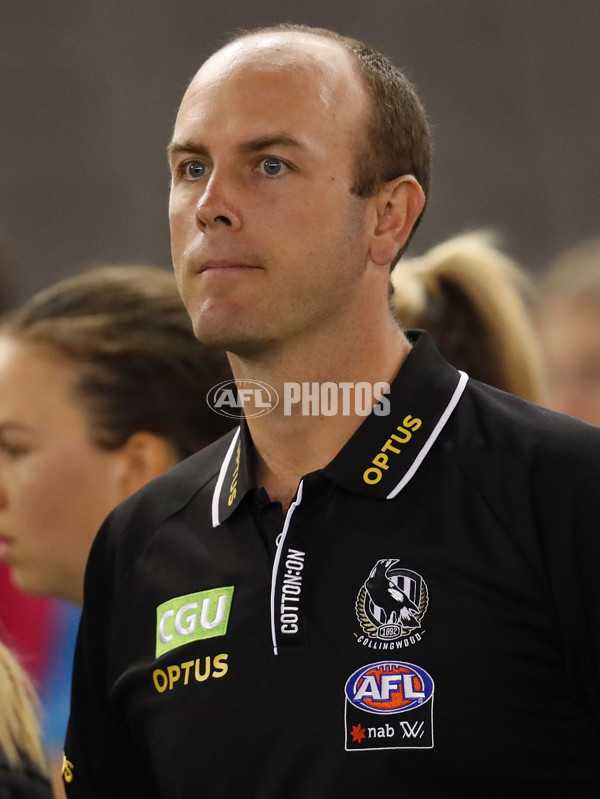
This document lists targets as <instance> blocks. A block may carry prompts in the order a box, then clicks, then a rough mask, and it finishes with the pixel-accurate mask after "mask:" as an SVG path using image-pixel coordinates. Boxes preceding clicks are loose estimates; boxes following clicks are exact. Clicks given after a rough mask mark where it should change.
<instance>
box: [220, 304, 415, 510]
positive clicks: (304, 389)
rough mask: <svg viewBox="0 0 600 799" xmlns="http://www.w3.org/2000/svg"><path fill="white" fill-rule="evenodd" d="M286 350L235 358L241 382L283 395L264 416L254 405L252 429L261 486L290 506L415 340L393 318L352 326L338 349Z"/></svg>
mask: <svg viewBox="0 0 600 799" xmlns="http://www.w3.org/2000/svg"><path fill="white" fill-rule="evenodd" d="M358 329H361V330H363V331H364V329H365V328H364V327H362V328H360V327H359V326H355V330H358ZM282 349H285V352H283V351H279V352H270V353H269V354H268V355H265V354H263V355H262V356H258V357H256V356H255V357H251V358H247V357H246V358H243V357H240V356H237V355H230V361H231V366H232V370H233V374H234V377H235V378H236V379H237V380H260V381H263V382H265V383H267V384H268V385H269V386H271V387H272V388H274V389H275V390H276V391H277V394H278V396H279V403H278V405H277V407H276V408H275V409H274V410H273V411H271V412H269V413H267V414H266V415H264V416H252V415H251V409H247V410H250V413H248V428H249V430H250V434H251V436H252V440H253V442H254V445H255V450H256V463H255V469H256V477H257V481H258V484H259V485H262V486H264V487H265V489H266V490H267V492H268V494H269V496H270V498H271V499H272V500H273V501H277V502H281V504H282V505H283V507H284V508H287V507H288V506H289V504H290V502H291V500H292V499H293V497H294V495H295V493H296V490H297V487H298V483H299V481H300V480H301V479H302V477H303V476H304V475H305V474H308V473H310V472H313V471H316V470H318V469H322V468H323V467H325V466H326V465H327V464H328V463H329V462H330V461H331V460H332V459H333V458H334V457H335V456H336V455H337V453H338V452H339V451H340V450H341V449H342V447H343V446H344V445H345V444H346V442H347V441H348V440H349V439H350V438H351V437H352V435H353V434H354V433H355V431H356V430H357V429H358V427H359V426H360V424H361V423H362V422H363V421H364V419H365V416H366V415H368V413H369V412H370V411H371V410H372V408H373V407H374V405H375V404H376V403H377V401H378V399H379V398H380V397H381V396H382V394H383V393H384V392H385V385H386V384H387V385H389V384H390V383H391V382H392V381H393V379H394V377H395V376H396V373H397V372H398V369H399V368H400V366H401V365H402V362H403V361H404V359H405V358H406V356H407V354H408V352H409V350H410V345H409V343H408V341H407V339H406V338H405V336H404V334H403V333H402V331H401V330H400V328H399V327H398V326H397V325H396V323H395V322H394V320H393V319H392V318H391V316H390V317H389V318H388V319H387V320H384V323H383V324H381V325H379V326H378V329H376V330H373V331H372V332H371V334H370V335H369V336H368V337H365V336H364V335H363V334H361V335H360V336H358V335H357V334H356V333H355V332H354V331H353V330H348V331H347V335H345V336H343V337H339V338H338V346H337V347H331V345H330V343H329V346H327V344H325V343H324V342H317V341H314V342H311V343H310V345H309V344H308V342H306V341H305V342H304V343H303V345H302V347H299V346H297V345H296V346H294V347H286V348H282ZM357 384H360V385H359V386H358V387H357ZM382 384H383V385H382Z"/></svg>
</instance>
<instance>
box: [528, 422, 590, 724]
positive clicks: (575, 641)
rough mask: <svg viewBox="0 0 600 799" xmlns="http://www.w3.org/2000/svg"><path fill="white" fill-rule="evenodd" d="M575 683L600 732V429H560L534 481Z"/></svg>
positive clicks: (567, 659)
mask: <svg viewBox="0 0 600 799" xmlns="http://www.w3.org/2000/svg"><path fill="white" fill-rule="evenodd" d="M531 485H532V491H533V494H534V497H533V499H534V507H535V508H536V514H537V517H538V523H539V526H538V529H539V530H540V536H541V542H540V543H541V546H542V549H543V551H544V554H545V558H546V568H547V571H548V575H549V578H550V584H551V587H552V595H553V601H554V608H553V609H552V610H553V611H555V613H556V616H557V618H558V623H559V627H560V634H561V638H562V640H563V642H564V658H565V664H566V671H567V679H568V684H569V688H570V689H571V691H572V693H573V695H574V696H575V697H576V698H577V699H578V701H579V703H580V706H581V708H582V710H583V711H584V712H585V713H586V714H587V715H588V716H590V717H592V719H593V721H594V723H595V725H596V728H597V729H598V730H599V731H600V431H599V430H597V429H596V428H593V427H591V426H589V425H583V424H579V423H577V424H574V425H573V426H572V427H570V428H569V431H568V437H566V436H565V437H563V436H562V435H561V431H560V429H559V430H558V431H557V435H556V440H555V441H554V442H552V445H551V446H550V448H549V451H547V452H545V453H544V456H543V457H542V458H540V459H538V463H537V466H536V468H535V469H534V475H533V479H532V484H531Z"/></svg>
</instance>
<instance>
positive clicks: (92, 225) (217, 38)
mask: <svg viewBox="0 0 600 799" xmlns="http://www.w3.org/2000/svg"><path fill="white" fill-rule="evenodd" d="M278 21H293V22H303V23H307V24H311V25H321V26H325V27H330V28H333V29H336V30H338V31H340V32H341V33H345V34H349V35H352V36H356V37H358V38H361V39H363V40H365V41H367V42H369V43H370V44H372V45H374V46H375V47H377V48H379V49H381V50H383V51H384V52H386V53H387V54H388V55H389V56H391V57H392V58H393V60H394V61H395V62H396V63H397V64H398V65H400V66H402V67H404V68H405V69H406V71H407V72H408V74H409V76H410V77H411V78H412V80H413V81H414V82H415V83H416V85H417V87H418V89H419V91H420V94H421V96H422V97H423V99H424V102H425V105H426V107H427V109H428V112H429V115H430V118H431V121H432V123H433V128H434V136H435V146H436V155H435V165H434V180H433V187H432V195H431V203H430V207H429V210H428V213H427V217H426V219H425V220H424V222H423V224H422V226H421V229H420V231H419V233H418V234H417V236H416V238H415V240H414V243H413V244H412V245H411V252H414V253H418V252H420V251H422V250H424V249H426V248H427V247H428V246H431V245H432V244H434V243H436V242H437V241H440V240H441V239H443V238H445V237H447V236H450V235H453V234H455V233H457V232H460V231H463V230H465V229H472V228H476V227H480V226H492V227H494V228H496V229H497V230H499V231H500V232H501V233H502V234H503V235H504V239H505V243H506V247H507V249H508V250H509V251H510V252H512V253H513V254H514V255H516V256H517V257H518V258H519V259H520V260H521V262H522V263H523V264H524V265H525V266H526V267H528V268H531V269H539V268H541V267H543V265H544V264H546V263H547V262H548V260H549V259H551V258H552V257H553V256H554V255H555V254H557V253H558V251H559V250H561V249H563V248H564V247H566V246H567V245H569V244H571V243H573V242H575V241H577V240H578V239H580V238H582V237H584V236H589V235H593V234H597V233H600V224H599V219H598V211H597V206H598V202H599V197H600V158H599V156H598V147H599V144H600V104H599V102H598V91H599V86H600V45H599V43H598V42H599V39H600V2H598V1H597V0H500V1H499V2H486V0H453V2H449V0H344V2H334V3H329V2H327V0H277V2H275V0H254V2H245V1H244V0H227V1H226V2H218V0H212V2H210V3H209V2H206V0H8V1H7V0H0V98H1V103H0V110H1V115H2V117H1V119H2V122H1V125H0V153H1V159H2V168H1V169H0V248H1V249H2V250H3V252H4V256H5V258H6V259H7V262H8V269H9V274H8V282H9V284H10V288H11V289H12V292H13V296H14V298H15V299H23V298H24V297H26V296H28V295H29V294H30V293H32V292H33V291H35V290H37V289H39V288H41V287H42V286H45V285H47V284H49V283H51V282H52V281H54V280H55V279H57V278H59V277H62V276H66V275H68V274H72V273H74V272H76V271H78V270H79V269H80V268H82V266H84V265H87V264H89V263H93V262H107V261H108V262H130V261H132V262H150V263H155V264H159V265H163V266H165V267H168V266H169V263H170V257H169V245H168V228H167V220H166V205H167V192H168V174H167V169H166V159H165V155H164V150H165V145H166V142H167V140H168V138H169V134H170V130H171V126H172V123H173V121H174V116H175V111H176V107H177V104H178V101H179V98H180V97H181V94H182V92H183V90H184V89H185V86H186V84H187V82H188V80H189V79H190V78H191V76H192V75H193V74H194V72H195V71H196V69H197V67H198V66H199V64H200V63H201V61H202V60H203V58H204V57H205V56H207V55H208V54H209V53H210V52H211V51H212V50H213V49H215V48H216V47H217V46H218V45H219V43H220V42H221V41H222V39H223V37H224V36H225V35H226V34H227V33H228V32H231V31H233V30H235V29H237V28H239V27H253V26H256V25H264V24H270V23H274V22H278Z"/></svg>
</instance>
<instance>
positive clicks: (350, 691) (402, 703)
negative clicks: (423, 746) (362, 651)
mask: <svg viewBox="0 0 600 799" xmlns="http://www.w3.org/2000/svg"><path fill="white" fill-rule="evenodd" d="M433 690H434V685H433V679H432V678H431V676H430V675H429V674H428V673H427V672H426V671H425V669H422V668H421V667H420V666H414V665H413V664H412V663H402V662H400V661H395V660H384V661H381V662H379V663H371V664H370V665H368V666H363V667H362V668H360V669H358V671H355V672H354V674H353V675H352V676H351V677H350V679H349V680H348V682H347V683H346V696H347V698H348V701H349V702H351V703H352V704H353V705H354V707H357V708H358V709H359V710H366V711H368V712H369V713H379V714H386V713H404V712H406V711H408V710H414V708H416V707H420V706H421V705H423V704H425V702H428V701H429V700H430V699H431V697H432V696H433Z"/></svg>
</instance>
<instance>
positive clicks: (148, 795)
mask: <svg viewBox="0 0 600 799" xmlns="http://www.w3.org/2000/svg"><path fill="white" fill-rule="evenodd" d="M114 519H115V517H114V514H113V515H111V516H110V517H109V518H108V519H107V521H106V522H105V523H104V525H103V526H102V528H101V529H100V532H99V533H98V536H97V538H96V541H95V542H94V545H93V547H92V551H91V554H90V559H89V562H88V567H87V570H86V578H85V599H84V608H83V612H82V616H81V622H80V626H79V632H78V636H77V645H76V649H75V659H74V666H73V681H72V688H71V714H70V719H69V725H68V729H67V738H66V743H65V755H64V760H63V782H64V785H65V791H66V795H67V797H68V799H96V798H97V799H107V797H111V799H132V797H138V796H139V797H144V799H158V797H159V796H160V793H159V792H158V789H157V787H156V784H155V782H154V780H153V778H152V774H151V769H150V768H149V766H148V764H147V763H146V762H145V761H144V758H143V756H142V754H141V752H140V751H139V749H138V747H137V746H136V743H135V741H134V739H133V737H132V734H131V731H130V730H129V728H128V726H127V724H126V721H125V719H123V718H122V717H121V716H120V715H119V713H118V709H117V708H116V707H115V706H114V703H113V702H111V679H110V674H109V661H110V652H111V645H110V643H111V630H112V628H113V624H114V621H115V616H116V614H117V613H118V607H116V603H115V602H114V596H115V585H117V584H118V576H117V574H116V570H117V563H116V561H117V556H116V554H115V553H116V546H115V544H114V543H113V542H114V541H115V539H116V536H117V532H118V531H117V530H116V529H115V528H116V527H117V525H116V523H115V520H114ZM119 526H120V525H119Z"/></svg>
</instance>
